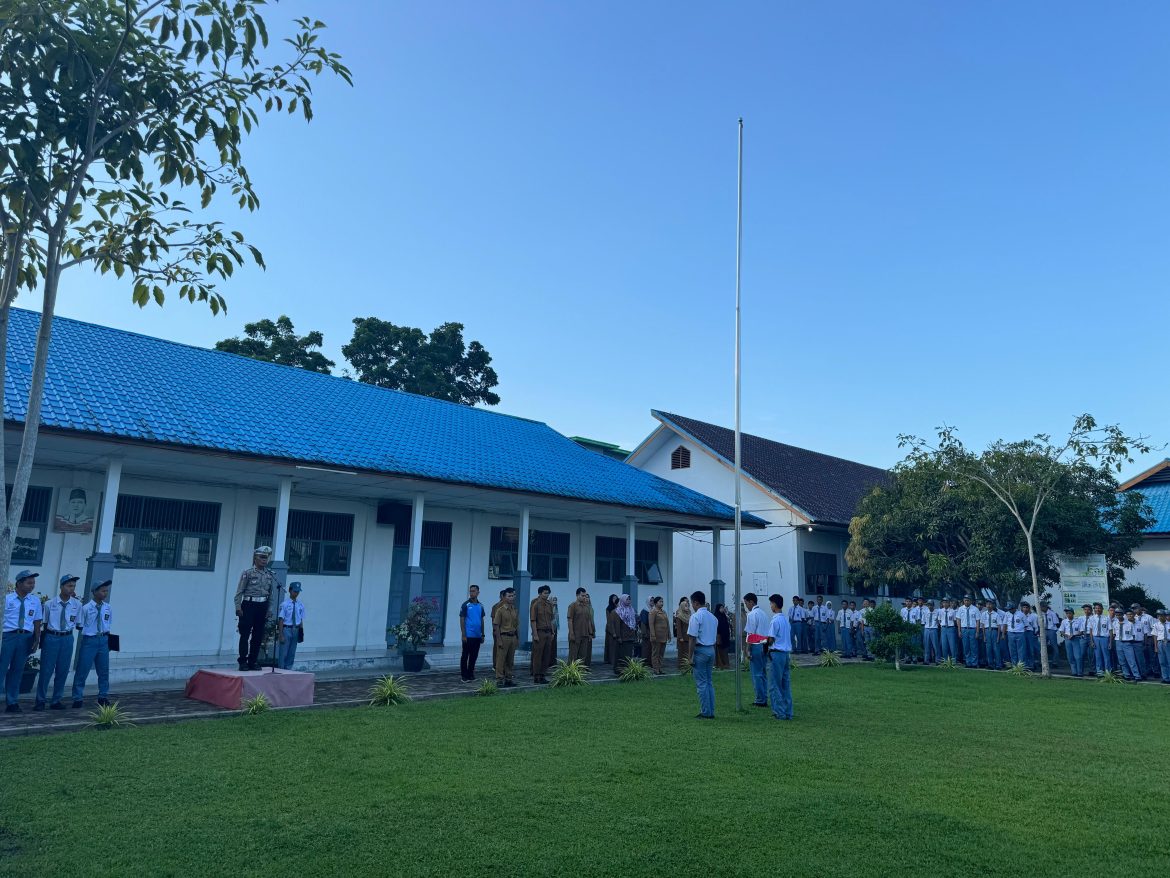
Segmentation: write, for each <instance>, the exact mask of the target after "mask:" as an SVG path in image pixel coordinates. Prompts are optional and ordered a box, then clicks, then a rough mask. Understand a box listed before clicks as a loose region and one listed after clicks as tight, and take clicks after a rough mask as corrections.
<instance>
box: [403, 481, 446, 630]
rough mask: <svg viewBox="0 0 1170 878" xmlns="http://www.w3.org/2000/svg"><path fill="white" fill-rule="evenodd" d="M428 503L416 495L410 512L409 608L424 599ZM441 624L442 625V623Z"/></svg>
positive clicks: (407, 574)
mask: <svg viewBox="0 0 1170 878" xmlns="http://www.w3.org/2000/svg"><path fill="white" fill-rule="evenodd" d="M425 507H426V501H425V500H424V498H423V495H422V494H415V495H414V504H413V506H412V507H411V512H410V558H409V559H407V560H408V562H409V563H408V564H407V567H406V591H407V595H408V598H407V608H408V609H409V606H410V604H412V603H414V600H415V598H420V597H422V587H423V572H424V571H423V569H422V538H423V512H424V511H425ZM440 624H441V623H440Z"/></svg>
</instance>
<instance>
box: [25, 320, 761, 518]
mask: <svg viewBox="0 0 1170 878" xmlns="http://www.w3.org/2000/svg"><path fill="white" fill-rule="evenodd" d="M39 323H40V315H39V314H37V313H36V312H33V311H25V310H20V309H15V308H14V309H13V310H12V312H11V319H10V324H9V326H10V328H9V336H8V368H7V380H6V385H5V396H4V417H5V419H6V420H8V421H16V422H23V420H24V417H25V413H26V411H27V406H26V401H27V399H28V389H29V382H30V380H31V371H32V360H33V352H34V349H35V346H36V333H37V328H38V326H39ZM41 423H42V424H43V425H44V426H45V427H50V428H59V429H65V430H76V431H79V432H82V433H92V434H99V435H102V436H112V437H119V438H125V439H135V440H141V441H145V442H154V443H164V444H168V445H177V446H185V447H189V448H204V449H214V450H217V451H224V452H231V453H238V454H246V455H259V456H263V457H267V458H280V459H285V460H289V461H296V462H298V463H311V464H323V465H327V466H335V467H343V468H350V469H362V470H370V471H375V472H381V473H388V474H393V475H401V476H411V477H417V478H422V479H432V480H438V481H444V482H455V483H460V484H469V485H478V486H482V487H485V488H501V489H508V490H515V491H525V492H530V493H534V494H546V495H551V496H557V497H568V498H573V499H578V500H587V501H593V502H597V503H605V504H613V505H619V506H626V507H633V508H636V509H644V510H655V511H662V512H673V513H680V514H686V515H697V516H703V517H707V518H716V519H722V520H730V519H731V517H732V515H733V510H732V508H731V507H729V506H727V505H726V504H724V503H720V502H719V501H717V500H714V499H712V498H710V497H707V496H705V495H703V494H699V493H698V492H696V491H692V490H690V489H689V488H685V487H683V486H681V485H677V484H675V483H673V482H669V481H667V480H665V479H661V478H658V477H657V476H654V475H651V474H650V473H645V472H642V471H641V470H639V469H636V468H634V467H632V466H628V465H626V464H624V463H621V462H620V461H617V460H612V459H609V458H606V457H603V456H601V455H599V454H595V453H594V452H592V451H589V450H587V449H585V448H582V447H581V446H580V445H578V444H577V443H576V442H573V441H571V440H570V439H567V438H566V437H564V436H562V435H561V434H559V433H557V432H556V431H555V430H553V429H552V428H550V427H549V426H547V425H546V424H542V423H538V422H536V421H529V420H525V419H523V418H517V417H511V416H508V415H502V414H498V413H496V412H491V411H486V410H483V409H474V408H469V407H467V406H462V405H457V404H454V403H448V402H442V401H439V400H435V399H430V398H429V397H425V396H416V395H414V394H410V393H403V392H401V391H395V390H385V389H383V388H379V387H372V386H371V385H368V384H362V383H361V382H358V381H350V380H347V379H344V378H335V377H332V376H329V375H318V374H316V373H313V372H306V371H304V370H303V369H296V368H293V367H289V366H277V365H274V364H272V363H262V362H259V361H257V360H250V359H248V358H246V357H241V356H237V355H235V354H227V353H223V352H220V351H210V350H205V349H203V348H196V347H190V346H188V345H182V344H177V343H175V342H170V341H165V340H163V339H158V338H151V337H149V336H144V335H138V334H136V333H131V332H125V331H123V330H118V329H110V328H109V327H105V326H96V325H94V324H91V323H82V322H79V321H76V320H69V319H66V318H62V317H58V318H56V319H55V320H54V321H53V340H52V344H51V346H50V352H49V366H48V372H47V376H46V383H45V394H44V407H43V410H42V414H41ZM744 519H745V521H748V522H750V523H754V524H763V521H762V520H761V519H758V518H755V517H754V516H749V515H747V514H745V515H744Z"/></svg>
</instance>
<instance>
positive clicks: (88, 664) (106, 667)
mask: <svg viewBox="0 0 1170 878" xmlns="http://www.w3.org/2000/svg"><path fill="white" fill-rule="evenodd" d="M110 585H111V581H110V580H109V579H107V580H105V581H104V582H98V583H95V584H94V585H93V586H91V587H90V589H89V596H90V600H89V603H86V604H83V605H82V607H81V612H80V613H79V614H78V617H77V627H78V628H79V629H81V649H80V650H79V651H78V653H77V670H76V671H74V673H73V706H74V707H81V703H82V700H83V698H84V696H85V680H86V678H87V677H88V676H89V672H90V670H91V669H92V668H95V667H96V668H97V677H98V700H97V703H98V704H109V703H110V626H111V625H112V624H113V621H114V612H113V610H111V609H110V604H109V602H108V600H107V599H108V598H109V596H110Z"/></svg>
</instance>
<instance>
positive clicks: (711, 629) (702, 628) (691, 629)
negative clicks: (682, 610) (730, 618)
mask: <svg viewBox="0 0 1170 878" xmlns="http://www.w3.org/2000/svg"><path fill="white" fill-rule="evenodd" d="M691 606H692V607H693V608H694V612H693V613H692V614H691V620H690V622H689V623H687V634H688V635H689V636H691V637H693V638H694V640H695V653H694V658H693V659H692V664H691V668H692V671H691V674H692V675H693V676H694V678H695V691H696V692H697V693H698V696H699V714H698V716H697V717H696V719H715V684H714V682H712V680H711V671H712V669H713V668H714V666H715V638H716V636H717V635H718V632H719V623H718V622H717V621H716V619H715V616H714V614H713V613H712V612H711V611H710V610H708V609H707V596H706V595H705V594H703V592H701V591H696V592H693V593H692V594H691Z"/></svg>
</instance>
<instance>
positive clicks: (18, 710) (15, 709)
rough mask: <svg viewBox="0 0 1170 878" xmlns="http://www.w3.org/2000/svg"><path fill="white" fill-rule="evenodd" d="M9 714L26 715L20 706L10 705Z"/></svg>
mask: <svg viewBox="0 0 1170 878" xmlns="http://www.w3.org/2000/svg"><path fill="white" fill-rule="evenodd" d="M7 712H8V713H24V708H22V707H21V706H20V705H19V704H10V705H8V711H7Z"/></svg>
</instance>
